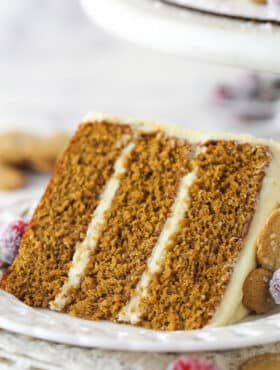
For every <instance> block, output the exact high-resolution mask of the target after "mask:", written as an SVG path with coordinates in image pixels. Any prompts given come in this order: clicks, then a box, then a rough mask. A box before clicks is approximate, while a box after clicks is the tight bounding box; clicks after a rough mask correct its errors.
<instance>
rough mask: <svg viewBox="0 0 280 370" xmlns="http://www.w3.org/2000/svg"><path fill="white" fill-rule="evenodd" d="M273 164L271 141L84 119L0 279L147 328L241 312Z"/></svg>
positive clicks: (270, 193)
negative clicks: (11, 260) (14, 255)
mask: <svg viewBox="0 0 280 370" xmlns="http://www.w3.org/2000/svg"><path fill="white" fill-rule="evenodd" d="M279 173H280V145H279V144H277V143H275V142H270V141H266V140H258V139H254V138H252V137H249V136H232V135H210V134H200V133H195V132H192V131H188V130H181V129H177V128H175V127H172V126H165V125H162V124H156V123H152V122H142V121H131V120H128V121H123V120H118V119H116V118H109V117H102V116H97V115H95V116H90V117H89V118H88V119H87V120H86V122H85V124H83V125H82V126H81V127H80V129H79V131H78V132H77V134H76V135H75V137H74V139H73V140H72V142H71V144H70V146H69V148H68V149H67V151H66V152H65V154H64V156H63V158H62V159H61V161H60V163H59V165H58V168H57V170H56V173H55V174H54V176H53V178H52V180H51V182H50V184H49V186H48V188H47V190H46V192H45V195H44V197H43V198H42V200H41V202H40V205H39V207H38V208H37V210H36V212H35V214H34V216H33V219H32V221H31V223H30V226H29V228H28V230H27V232H26V234H25V236H24V238H23V241H22V244H21V247H20V252H19V255H18V257H17V258H16V260H15V262H14V263H13V265H12V266H11V268H10V269H9V270H8V271H7V272H6V273H5V275H4V278H3V280H2V282H1V287H3V288H4V289H5V290H7V291H9V292H11V293H13V294H15V295H16V296H17V297H18V298H20V299H21V300H23V301H24V302H25V303H27V304H30V305H33V306H39V307H48V306H49V307H50V308H52V309H55V310H58V311H63V312H67V313H70V314H72V315H75V316H78V317H81V318H85V319H94V320H99V319H107V320H114V321H121V322H128V323H132V324H137V325H142V326H145V327H148V328H153V329H162V330H173V329H195V328H200V327H203V326H205V325H212V326H216V325H224V324H227V323H230V322H234V321H237V320H239V319H240V318H242V317H243V316H244V315H245V314H246V310H245V309H244V307H243V306H242V304H241V301H242V286H243V283H244V281H245V279H246V276H247V275H248V274H249V272H250V271H252V270H253V269H254V267H255V265H256V241H257V238H258V235H259V233H260V231H261V229H262V227H263V225H264V224H265V222H266V220H267V218H268V217H269V215H270V214H271V212H273V210H274V209H275V208H277V207H278V206H279V204H280V177H279Z"/></svg>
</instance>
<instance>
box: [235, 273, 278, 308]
mask: <svg viewBox="0 0 280 370" xmlns="http://www.w3.org/2000/svg"><path fill="white" fill-rule="evenodd" d="M271 276H272V273H271V272H270V271H267V270H265V269H263V268H257V269H255V270H253V271H252V272H251V273H250V274H249V275H248V276H247V278H246V280H245V282H244V284H243V300H242V303H243V305H244V306H245V307H246V308H248V309H249V310H250V311H253V312H256V313H257V314H262V313H266V312H268V311H269V310H271V309H272V308H273V307H274V306H275V302H274V301H273V299H272V297H271V295H270V293H269V280H270V279H271Z"/></svg>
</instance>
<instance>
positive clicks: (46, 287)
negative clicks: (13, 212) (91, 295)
mask: <svg viewBox="0 0 280 370" xmlns="http://www.w3.org/2000/svg"><path fill="white" fill-rule="evenodd" d="M130 135H131V130H130V128H129V127H128V126H125V125H123V126H117V125H113V124H110V123H106V122H103V123H99V124H95V125H92V124H86V125H83V126H82V127H81V129H80V130H79V131H78V133H77V134H76V136H75V137H74V138H73V140H72V142H71V144H70V146H69V148H68V149H67V151H66V153H65V154H64V156H63V158H62V160H61V161H60V163H59V164H58V167H57V169H56V172H55V174H54V176H53V178H52V180H51V182H50V184H49V186H48V188H47V190H46V192H45V194H44V196H43V199H42V200H41V202H40V204H39V207H38V208H37V210H36V212H35V214H34V216H33V218H32V221H31V223H30V225H29V227H28V231H27V232H26V234H25V236H24V238H23V240H22V243H21V248H20V252H19V255H18V257H17V258H16V260H15V262H14V264H13V266H12V268H11V269H9V270H8V272H6V274H5V276H4V278H3V280H2V287H3V288H4V289H5V290H7V291H8V292H10V293H13V294H14V295H16V296H17V297H18V298H20V299H21V300H23V301H24V302H25V303H27V304H30V305H33V306H39V307H47V306H48V304H49V302H50V300H52V299H54V297H55V296H56V295H57V294H58V292H59V289H60V288H61V286H62V284H63V282H64V281H65V279H66V277H67V274H68V270H69V267H70V265H71V261H72V257H73V254H74V251H75V248H76V245H77V244H78V243H80V242H81V241H82V240H83V239H84V237H85V235H86V232H87V229H88V225H89V222H90V220H91V216H92V213H93V211H94V210H95V208H96V207H97V205H98V203H99V197H100V194H101V193H102V191H103V189H104V186H105V185H106V183H107V181H108V179H109V178H110V176H111V175H112V173H113V166H114V163H115V161H116V159H117V157H118V156H119V154H120V152H121V150H122V148H123V147H124V146H125V145H126V142H127V141H128V139H129V138H130Z"/></svg>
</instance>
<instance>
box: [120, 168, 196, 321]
mask: <svg viewBox="0 0 280 370" xmlns="http://www.w3.org/2000/svg"><path fill="white" fill-rule="evenodd" d="M196 178H197V169H196V168H195V169H193V171H192V172H190V173H188V174H187V175H185V176H184V177H183V178H182V180H181V184H180V186H179V189H178V193H177V196H176V198H175V201H174V203H173V206H172V210H171V214H170V216H169V217H168V218H167V220H166V222H165V225H164V227H163V229H162V232H161V234H160V237H159V238H158V240H157V243H156V244H155V246H154V249H153V252H152V255H151V257H150V259H149V260H148V267H147V270H146V271H145V272H144V273H143V275H142V278H141V280H140V281H139V283H138V285H137V287H136V292H135V294H134V296H133V297H132V298H131V300H130V302H129V303H128V304H127V305H126V306H125V307H123V309H122V310H121V312H120V313H119V316H118V320H120V321H126V322H129V323H132V324H136V323H137V322H138V321H140V316H141V311H140V310H139V304H140V302H141V299H142V298H143V297H145V296H146V295H147V289H148V286H149V283H150V281H151V279H152V276H153V275H154V274H155V273H156V272H157V271H159V269H160V268H161V263H162V262H163V259H164V252H165V249H166V248H167V247H168V243H169V242H170V238H171V237H172V235H173V234H175V233H176V232H178V230H179V229H180V226H179V225H180V223H179V222H180V220H182V219H183V217H184V214H185V212H186V210H187V208H188V205H189V202H190V197H189V189H190V187H191V185H192V184H193V183H194V181H195V180H196Z"/></svg>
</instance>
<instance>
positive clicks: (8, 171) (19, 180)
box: [0, 164, 27, 190]
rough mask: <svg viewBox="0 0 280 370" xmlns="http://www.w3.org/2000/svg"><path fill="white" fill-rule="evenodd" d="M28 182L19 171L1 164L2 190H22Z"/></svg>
mask: <svg viewBox="0 0 280 370" xmlns="http://www.w3.org/2000/svg"><path fill="white" fill-rule="evenodd" d="M26 182H27V178H26V176H25V175H24V174H23V173H22V172H21V171H19V170H17V169H14V168H12V167H9V166H6V165H3V164H0V190H14V189H18V188H21V187H22V186H24V185H25V184H26Z"/></svg>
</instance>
